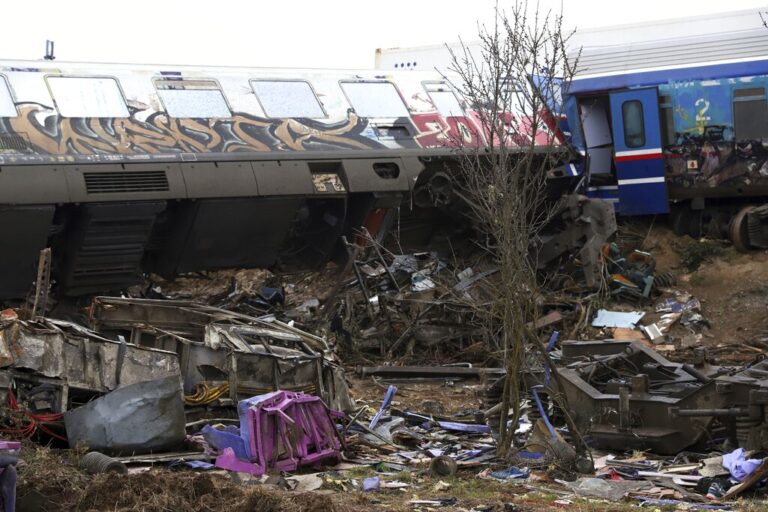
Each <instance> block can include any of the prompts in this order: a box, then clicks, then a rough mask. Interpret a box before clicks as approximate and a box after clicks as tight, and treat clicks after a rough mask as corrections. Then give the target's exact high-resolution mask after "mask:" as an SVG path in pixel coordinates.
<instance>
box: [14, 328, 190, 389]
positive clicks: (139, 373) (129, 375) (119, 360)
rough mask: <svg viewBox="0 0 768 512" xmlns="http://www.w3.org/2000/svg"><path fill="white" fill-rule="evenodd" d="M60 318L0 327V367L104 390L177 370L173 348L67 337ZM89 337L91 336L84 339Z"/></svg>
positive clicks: (95, 337)
mask: <svg viewBox="0 0 768 512" xmlns="http://www.w3.org/2000/svg"><path fill="white" fill-rule="evenodd" d="M58 324H63V323H62V322H58V321H57V322H56V323H54V321H52V320H44V321H40V322H25V323H22V322H18V321H17V322H14V323H12V324H10V325H8V324H6V325H5V326H3V327H4V328H0V368H7V367H14V368H16V369H24V370H32V371H33V372H35V373H36V374H38V375H42V376H44V377H48V378H54V379H61V380H62V381H64V382H66V383H67V384H68V385H69V386H70V387H75V388H81V389H89V390H93V391H98V392H102V393H103V392H107V391H111V390H113V389H116V388H118V387H119V386H121V385H122V386H124V385H128V384H134V383H137V382H143V381H147V380H152V379H159V378H162V377H167V376H170V375H176V376H178V375H179V373H180V369H179V359H178V356H177V355H176V354H175V353H173V352H168V351H165V350H158V349H154V348H150V347H138V346H136V345H133V344H130V343H125V344H121V343H119V342H117V341H114V340H107V339H103V338H99V337H98V336H97V335H96V334H95V333H91V332H87V333H85V334H86V335H83V336H80V335H72V334H70V333H68V332H65V331H64V330H62V329H60V328H59V327H60V325H58ZM88 336H90V337H88Z"/></svg>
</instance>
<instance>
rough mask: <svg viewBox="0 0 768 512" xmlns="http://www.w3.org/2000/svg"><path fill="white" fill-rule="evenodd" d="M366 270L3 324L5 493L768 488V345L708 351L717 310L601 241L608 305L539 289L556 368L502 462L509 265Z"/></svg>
mask: <svg viewBox="0 0 768 512" xmlns="http://www.w3.org/2000/svg"><path fill="white" fill-rule="evenodd" d="M350 253H351V254H352V255H354V256H355V257H354V258H351V259H350V260H349V262H348V264H347V266H346V267H345V268H335V267H334V268H332V269H330V270H329V271H327V272H323V273H320V274H315V275H313V274H303V275H292V276H283V277H282V278H278V277H277V276H275V275H273V274H269V273H257V274H253V273H252V274H248V275H246V274H242V273H241V274H238V273H226V272H225V273H222V274H221V275H220V276H218V277H219V279H216V278H212V277H211V276H197V277H192V276H190V277H188V278H186V280H185V281H184V282H183V283H181V284H180V283H162V284H158V282H155V283H153V284H151V285H149V286H146V287H141V288H137V289H136V290H132V291H131V292H130V295H133V296H128V297H125V296H124V297H94V298H93V299H92V300H91V301H90V304H89V306H88V308H87V310H86V312H85V315H84V317H83V318H84V319H85V320H84V321H83V322H75V321H72V320H61V319H56V318H52V317H46V316H39V315H38V316H30V315H29V314H28V312H24V311H22V310H10V309H9V310H5V311H2V314H0V389H1V390H2V393H3V395H4V400H3V401H4V403H5V404H7V405H6V406H5V407H3V408H1V409H0V432H2V434H3V436H4V437H5V438H7V439H9V441H6V444H5V445H2V446H0V463H2V464H3V465H4V466H5V467H6V470H5V471H4V472H3V473H2V474H1V475H0V488H2V487H3V485H4V484H3V481H6V482H7V484H6V485H8V486H9V488H10V487H12V486H13V485H15V484H14V483H13V482H15V480H14V479H15V478H17V473H16V471H14V468H15V467H18V479H19V496H18V497H19V503H20V504H21V505H24V506H32V507H33V508H34V506H35V505H30V504H33V503H36V504H37V505H36V506H37V507H38V508H40V507H43V508H46V509H50V510H56V509H57V508H56V505H55V503H54V502H56V496H57V495H61V496H63V498H62V499H61V500H60V501H61V502H62V503H66V504H67V507H64V508H60V509H62V510H63V509H66V508H69V509H72V508H74V509H83V510H87V509H88V507H90V508H97V509H99V508H109V507H112V506H113V505H112V504H109V505H104V504H103V503H102V502H100V501H99V494H100V493H105V494H106V495H110V496H112V498H111V499H113V500H114V503H115V504H119V503H123V504H124V505H122V506H123V508H124V509H128V510H130V509H132V508H131V507H134V508H135V507H138V506H140V505H138V503H139V502H140V499H139V497H141V496H144V497H145V498H144V499H146V493H145V492H144V491H143V490H141V489H140V487H141V486H149V487H152V485H150V483H149V481H145V480H142V478H144V475H151V478H152V479H153V482H154V481H167V482H169V483H168V485H177V486H178V487H179V489H180V491H179V492H181V494H184V493H187V492H192V491H190V490H195V489H198V488H200V489H202V490H200V491H199V496H200V497H201V499H200V500H198V502H196V503H190V501H189V500H188V499H187V498H188V497H189V496H191V494H190V495H189V496H187V495H186V494H184V496H181V495H178V493H177V495H176V496H175V497H168V498H167V499H166V498H165V497H164V498H162V499H160V501H158V502H157V503H158V505H157V506H158V507H160V508H158V509H161V508H162V507H166V508H167V507H169V506H170V507H174V506H178V507H182V508H185V509H189V510H209V509H210V508H206V507H210V503H211V502H212V501H215V500H225V499H226V500H227V501H229V502H231V503H233V507H234V508H233V509H235V510H237V509H239V508H238V507H241V506H242V507H246V508H247V507H251V508H253V507H261V508H263V509H265V510H269V509H270V507H273V509H275V510H278V509H286V510H290V509H294V510H305V509H306V507H305V506H304V504H303V502H302V500H303V499H304V498H301V497H302V496H305V495H308V496H322V495H321V494H317V491H321V492H323V491H331V492H334V491H345V492H352V493H355V494H354V496H355V498H354V499H355V500H358V503H359V507H363V508H367V509H371V508H376V507H378V506H383V507H390V508H395V509H397V508H398V507H406V508H407V509H413V510H427V509H434V508H445V509H456V510H459V509H461V510H477V511H480V510H516V508H515V507H518V508H517V509H521V510H524V509H526V507H528V508H531V509H533V510H546V509H549V508H551V507H554V506H563V507H564V506H569V505H579V504H582V503H587V502H594V501H596V500H597V501H600V500H611V501H616V500H624V501H626V502H627V505H628V506H630V505H631V504H635V505H637V506H638V507H640V506H643V507H647V506H653V507H665V506H669V507H678V506H679V507H687V508H692V509H697V508H704V509H722V510H728V509H735V508H737V507H738V506H739V503H741V502H740V501H737V500H739V499H741V498H744V497H748V498H749V499H750V500H759V499H760V497H762V496H763V495H765V494H766V492H768V488H766V481H768V458H767V457H768V420H767V416H766V410H765V408H766V407H768V361H766V360H764V359H765V358H764V353H765V349H766V347H768V345H767V346H763V345H761V344H760V343H761V341H760V338H759V337H755V338H754V339H753V340H751V344H750V345H746V344H742V345H740V346H734V345H733V344H732V343H730V344H729V343H728V342H727V341H721V340H715V339H713V336H712V327H713V323H712V321H711V320H709V319H708V318H707V316H706V312H707V308H706V307H705V302H704V301H702V300H699V299H698V298H697V297H696V296H694V295H693V294H692V293H691V292H690V291H688V290H687V289H686V286H684V285H678V284H677V281H676V279H674V278H673V276H672V275H671V274H669V273H662V272H659V270H658V268H657V263H656V260H655V258H654V256H653V255H652V254H650V253H648V252H644V251H641V250H630V251H622V250H620V248H619V246H617V245H615V244H607V245H605V246H603V247H602V249H601V250H600V251H598V253H599V254H600V261H601V262H602V263H601V268H602V278H601V279H599V281H601V282H602V283H603V284H604V288H603V289H602V290H601V291H598V292H595V291H594V289H592V290H591V291H590V290H589V289H588V287H587V286H586V283H585V282H584V281H583V280H582V281H578V280H574V279H570V280H568V281H567V282H563V281H560V282H557V281H553V282H551V285H552V286H553V288H552V289H549V290H545V291H544V293H543V295H542V297H541V300H540V306H541V311H542V314H543V316H542V317H541V318H539V319H538V320H537V321H535V322H534V327H535V330H536V332H538V333H539V336H540V337H541V339H540V340H539V341H540V342H541V344H542V346H543V347H545V349H546V354H547V357H546V359H545V360H544V362H543V363H541V361H539V363H537V364H535V365H528V366H526V367H524V368H523V369H522V371H521V374H520V385H521V388H520V396H521V404H520V413H521V416H520V417H519V419H518V423H516V424H515V425H511V424H510V427H513V428H512V431H513V442H512V445H511V446H510V447H509V450H507V451H506V453H504V454H502V452H501V451H500V450H499V439H500V438H499V431H500V427H501V424H500V417H501V414H500V412H501V409H500V407H501V403H500V402H501V394H502V391H501V390H502V389H503V386H504V382H505V379H506V375H505V370H504V368H503V364H502V363H503V358H502V357H500V355H499V353H497V352H496V349H497V348H498V347H496V345H495V339H494V336H493V335H492V334H489V330H488V329H487V326H485V325H484V324H483V312H484V309H485V308H487V307H489V305H490V304H491V303H492V301H493V286H495V285H496V284H497V282H496V281H495V280H496V279H497V276H496V274H497V272H498V269H497V268H496V267H494V266H493V265H492V264H491V263H489V262H487V261H486V260H484V259H482V258H476V259H474V260H471V261H463V262H462V261H456V260H455V259H448V258H445V257H441V256H440V255H438V254H436V253H416V254H393V253H390V252H388V251H386V250H385V249H384V248H382V247H379V246H376V245H370V244H369V247H368V249H367V250H363V249H362V247H361V246H357V248H353V247H351V250H350ZM593 277H595V276H594V275H593ZM582 279H583V278H582ZM256 281H258V282H256ZM70 318H73V317H70ZM353 362H354V363H358V365H357V366H356V367H354V368H353V367H352V366H351V364H352V363H353ZM361 362H362V364H359V363H361ZM345 363H346V364H347V368H346V371H345V369H344V367H343V366H342V365H343V364H345ZM353 397H354V400H353ZM561 397H563V398H565V399H566V402H562V401H561ZM561 403H567V404H568V405H567V406H568V410H563V409H562V408H561ZM510 412H512V411H510ZM512 418H514V415H512V414H510V416H509V420H512ZM18 441H21V446H23V447H25V448H24V449H23V450H22V451H21V452H19V450H18V444H11V443H18ZM32 442H37V443H42V444H51V443H53V445H54V446H56V447H60V448H62V449H64V448H67V447H68V448H69V449H67V450H62V451H61V452H56V453H61V454H63V455H62V456H61V457H59V456H56V457H57V458H55V460H56V464H57V465H58V466H60V467H61V468H62V471H63V472H62V476H60V477H51V478H66V479H68V481H71V482H72V486H71V489H73V490H71V491H66V492H65V491H63V490H62V488H61V487H52V486H50V485H49V483H48V482H43V481H42V480H40V479H35V478H33V477H32V475H31V473H29V471H31V470H32V469H31V466H30V467H29V468H28V467H26V466H25V462H24V460H25V459H29V460H30V462H32V461H34V460H35V459H37V458H40V457H43V458H45V457H47V455H40V453H43V454H44V453H54V452H50V450H49V449H47V448H41V449H40V450H42V452H40V453H32V452H30V451H29V449H28V447H29V446H30V445H31V443H32ZM50 460H54V459H50ZM35 467H37V466H35ZM66 472H69V473H66ZM65 473H66V474H67V475H68V476H66V477H65V476H64V474H65ZM3 478H4V479H6V480H2V479H3ZM174 479H178V483H172V482H174V481H175V480H174ZM244 484H247V485H244ZM153 485H154V484H153ZM152 488H154V487H152ZM194 492H198V491H194ZM274 492H279V493H282V494H274ZM109 493H113V494H109ZM286 493H287V494H286ZM305 493H309V494H305ZM3 496H5V495H3ZM9 496H10V494H9ZM185 496H186V497H185ZM163 500H165V501H163ZM174 500H176V501H174ZM41 503H42V505H41ZM257 504H258V505H257ZM9 506H10V505H9V504H8V502H6V509H8V507H9ZM114 506H115V507H117V506H118V505H114ZM325 506H326V507H327V508H328V509H336V510H344V508H343V507H342V508H340V507H341V505H340V504H339V503H337V502H336V501H334V500H330V501H328V502H327V503H325ZM275 507H276V508H275ZM150 508H151V507H150ZM246 508H243V510H245V509H246ZM11 509H12V508H11ZM21 509H23V507H21Z"/></svg>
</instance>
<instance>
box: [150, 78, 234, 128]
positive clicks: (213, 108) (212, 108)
mask: <svg viewBox="0 0 768 512" xmlns="http://www.w3.org/2000/svg"><path fill="white" fill-rule="evenodd" d="M155 88H156V89H157V94H158V96H160V101H162V102H163V106H164V107H165V110H166V112H168V115H169V116H171V117H180V118H185V117H192V118H200V119H204V118H209V117H232V112H231V111H230V110H229V105H227V100H226V99H225V98H224V93H222V92H221V87H219V84H218V83H217V82H216V81H215V80H176V79H163V80H155Z"/></svg>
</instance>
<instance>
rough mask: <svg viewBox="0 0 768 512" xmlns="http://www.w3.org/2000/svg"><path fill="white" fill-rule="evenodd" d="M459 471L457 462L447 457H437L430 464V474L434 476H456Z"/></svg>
mask: <svg viewBox="0 0 768 512" xmlns="http://www.w3.org/2000/svg"><path fill="white" fill-rule="evenodd" d="M457 469H458V465H457V464H456V461H455V460H453V459H452V458H451V457H448V456H446V455H440V456H439V457H435V458H434V459H432V460H431V461H430V463H429V473H430V474H431V475H432V476H454V475H455V474H456V471H457Z"/></svg>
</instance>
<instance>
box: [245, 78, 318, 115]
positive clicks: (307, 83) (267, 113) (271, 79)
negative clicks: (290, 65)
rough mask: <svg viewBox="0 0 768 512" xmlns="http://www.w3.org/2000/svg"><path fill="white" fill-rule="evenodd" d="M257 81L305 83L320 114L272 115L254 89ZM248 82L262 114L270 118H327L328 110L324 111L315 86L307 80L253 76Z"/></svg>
mask: <svg viewBox="0 0 768 512" xmlns="http://www.w3.org/2000/svg"><path fill="white" fill-rule="evenodd" d="M259 82H268V83H272V84H282V83H300V84H306V85H307V87H308V88H309V92H310V93H311V94H312V98H313V99H314V100H315V103H316V104H317V107H318V108H319V109H320V113H321V114H322V115H303V114H302V115H273V114H272V113H270V111H269V109H268V108H267V105H265V103H264V101H263V98H262V96H261V95H259V92H258V91H257V90H256V86H255V85H254V84H256V83H259ZM248 84H249V85H250V86H251V90H252V91H253V94H254V96H256V101H258V102H259V106H260V107H261V110H262V111H263V112H264V115H265V116H266V117H268V118H270V119H296V118H303V119H327V118H328V112H326V110H325V107H324V106H323V102H322V101H320V98H319V97H318V96H317V92H315V88H314V87H313V86H312V83H311V82H310V81H309V80H301V79H290V78H254V79H251V80H249V81H248Z"/></svg>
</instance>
